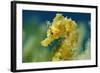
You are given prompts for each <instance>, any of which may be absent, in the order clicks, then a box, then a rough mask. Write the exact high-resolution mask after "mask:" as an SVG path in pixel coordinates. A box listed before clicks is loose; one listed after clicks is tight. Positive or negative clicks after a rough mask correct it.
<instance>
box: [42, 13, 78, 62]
mask: <svg viewBox="0 0 100 73" xmlns="http://www.w3.org/2000/svg"><path fill="white" fill-rule="evenodd" d="M51 24H52V25H51V26H49V28H48V30H47V38H45V39H44V40H43V41H41V45H42V46H44V47H47V46H48V45H49V44H50V43H51V42H53V41H54V40H55V39H58V38H60V37H63V40H61V41H60V46H59V47H56V52H55V53H54V54H53V57H52V61H60V60H71V59H73V56H74V50H75V47H76V46H77V43H78V36H79V30H78V27H77V24H76V22H75V21H74V20H72V19H71V18H67V17H64V16H63V15H62V14H59V13H58V14H56V16H55V18H54V19H53V22H52V23H51Z"/></svg>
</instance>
